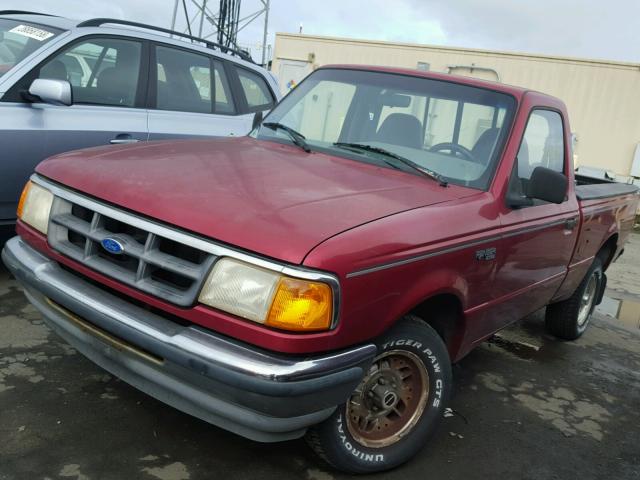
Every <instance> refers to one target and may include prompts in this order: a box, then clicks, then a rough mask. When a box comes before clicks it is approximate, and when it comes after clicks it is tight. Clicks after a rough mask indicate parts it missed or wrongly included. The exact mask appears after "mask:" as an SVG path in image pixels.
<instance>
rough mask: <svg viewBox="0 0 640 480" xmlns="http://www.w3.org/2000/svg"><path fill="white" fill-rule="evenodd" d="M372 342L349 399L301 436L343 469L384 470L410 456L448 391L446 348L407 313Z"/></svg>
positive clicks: (435, 422)
mask: <svg viewBox="0 0 640 480" xmlns="http://www.w3.org/2000/svg"><path fill="white" fill-rule="evenodd" d="M377 345H378V355H377V356H376V357H375V359H374V361H373V363H372V365H371V367H370V369H369V371H368V372H367V373H366V375H365V376H364V378H363V380H362V382H361V383H360V385H359V386H358V387H357V388H356V390H355V391H354V392H353V394H352V395H351V398H350V399H349V400H348V401H347V402H346V403H345V404H343V405H340V406H339V407H338V408H337V409H336V411H335V412H334V414H333V415H332V416H331V417H329V418H328V419H327V420H325V421H324V422H323V423H321V424H320V425H317V426H315V427H312V428H311V429H310V430H309V432H308V433H307V437H306V439H307V442H308V443H309V445H310V446H311V447H312V448H313V449H314V450H315V452H316V453H317V454H318V455H319V456H320V457H322V458H323V459H324V460H325V461H327V462H328V463H329V464H330V465H332V466H333V467H334V468H337V469H339V470H342V471H344V472H348V473H372V472H378V471H382V470H388V469H390V468H393V467H396V466H398V465H400V464H402V463H404V462H406V461H407V460H409V459H410V458H411V457H413V456H414V455H415V454H416V453H417V452H418V451H419V450H420V448H422V446H423V445H424V444H425V443H426V442H427V440H428V439H429V438H430V437H431V435H432V434H433V433H434V432H435V430H436V428H437V426H438V424H439V423H440V420H441V419H442V416H443V413H444V408H445V405H446V404H447V402H448V399H449V396H450V394H451V388H452V377H451V363H450V360H449V355H448V353H447V349H446V347H445V345H444V343H443V342H442V340H441V338H440V337H439V336H438V334H437V333H436V332H435V330H433V329H432V328H431V327H430V326H429V325H427V324H426V323H425V322H423V321H421V320H420V319H418V318H416V317H412V316H408V317H406V318H404V319H403V320H402V321H401V322H400V323H398V324H397V325H396V326H395V327H394V328H392V329H391V330H390V331H389V332H387V333H386V334H385V335H383V337H382V338H381V339H380V340H379V341H378V342H377Z"/></svg>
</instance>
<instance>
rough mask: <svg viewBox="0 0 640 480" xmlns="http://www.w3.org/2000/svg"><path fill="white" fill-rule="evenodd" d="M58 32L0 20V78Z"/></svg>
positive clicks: (44, 27) (57, 30)
mask: <svg viewBox="0 0 640 480" xmlns="http://www.w3.org/2000/svg"><path fill="white" fill-rule="evenodd" d="M60 32H61V30H60V29H57V28H53V27H48V26H42V25H36V24H32V23H27V22H23V21H19V20H8V19H6V18H0V77H2V75H4V74H5V73H7V72H8V71H9V70H11V68H12V67H13V66H14V65H16V64H17V63H18V62H20V61H21V60H22V59H24V58H26V57H27V56H28V55H30V54H31V53H33V52H34V51H36V50H37V49H38V48H40V47H41V46H42V45H44V44H45V43H47V42H49V41H51V40H52V39H53V38H54V37H55V36H56V35H58V34H60Z"/></svg>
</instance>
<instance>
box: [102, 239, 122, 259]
mask: <svg viewBox="0 0 640 480" xmlns="http://www.w3.org/2000/svg"><path fill="white" fill-rule="evenodd" d="M100 244H101V245H102V248H104V249H105V250H106V251H107V252H109V253H113V254H114V255H120V254H121V253H124V246H123V245H122V244H121V243H120V242H119V241H118V240H116V239H114V238H105V239H104V240H102V242H100Z"/></svg>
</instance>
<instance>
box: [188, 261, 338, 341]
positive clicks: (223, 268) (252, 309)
mask: <svg viewBox="0 0 640 480" xmlns="http://www.w3.org/2000/svg"><path fill="white" fill-rule="evenodd" d="M199 301H200V302H201V303H204V304H206V305H209V306H211V307H214V308H218V309H220V310H223V311H225V312H229V313H232V314H234V315H237V316H239V317H243V318H246V319H248V320H252V321H254V322H257V323H262V324H264V325H268V326H271V327H275V328H281V329H284V330H294V331H317V330H327V329H329V328H330V327H331V318H332V314H333V307H332V305H333V304H332V302H333V293H332V291H331V287H330V286H329V285H327V284H326V283H322V282H314V281H308V280H302V279H298V278H291V277H287V276H284V275H281V274H279V273H277V272H272V271H270V270H265V269H262V268H259V267H255V266H253V265H249V264H247V263H244V262H240V261H238V260H233V259H230V258H222V259H220V260H218V262H216V264H215V265H214V267H213V270H212V271H211V274H210V275H209V278H208V279H207V281H206V283H205V285H204V287H203V289H202V292H200V297H199Z"/></svg>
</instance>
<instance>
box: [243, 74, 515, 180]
mask: <svg viewBox="0 0 640 480" xmlns="http://www.w3.org/2000/svg"><path fill="white" fill-rule="evenodd" d="M515 104H516V102H515V99H514V98H513V97H511V96H510V95H506V94H503V93H499V92H496V91H493V90H488V89H483V88H476V87H471V86H467V85H461V84H457V83H453V82H448V81H442V80H434V79H429V78H423V77H414V76H410V75H400V74H392V73H382V72H371V71H364V70H347V69H331V68H328V69H320V70H318V71H316V72H315V73H313V74H311V75H310V76H309V77H308V78H307V79H306V80H305V81H304V82H302V83H301V84H300V85H299V86H298V87H297V88H295V89H294V90H293V91H292V92H291V93H289V95H287V96H286V97H285V98H284V99H283V100H282V102H281V103H280V104H278V106H277V107H276V108H275V109H274V110H273V111H272V112H271V113H270V114H269V116H268V120H266V121H267V122H269V123H272V124H274V123H278V124H281V125H284V126H285V127H288V128H289V129H292V130H294V131H295V132H296V133H298V134H299V135H302V138H304V140H305V142H306V144H307V145H308V146H309V148H311V149H313V150H318V151H323V152H326V153H331V154H333V155H340V156H344V157H347V158H350V159H353V160H358V161H363V162H369V163H374V164H376V165H380V166H383V167H388V168H396V169H402V170H405V171H407V172H408V173H413V174H420V173H421V172H420V169H422V170H424V172H428V173H430V174H431V176H432V177H433V176H435V177H436V178H439V179H441V180H442V181H443V182H451V183H455V184H458V185H464V186H468V187H472V188H478V189H483V190H485V189H487V187H488V185H489V183H490V182H491V179H492V176H493V172H494V170H495V164H496V161H497V157H498V155H499V153H500V151H501V149H502V146H503V145H504V142H505V139H506V137H507V133H508V130H509V126H510V125H511V119H512V117H513V113H514V110H515ZM254 135H257V136H258V138H261V139H266V140H275V141H282V142H292V139H291V135H289V134H287V132H286V131H284V130H283V129H282V128H280V129H272V128H265V127H262V128H260V129H259V130H258V131H257V132H254ZM393 156H395V157H396V159H395V161H394V159H393ZM397 157H399V158H400V160H404V162H402V161H400V162H399V161H397V160H398V158H397ZM407 161H408V162H407ZM415 167H418V168H415ZM424 172H422V173H424Z"/></svg>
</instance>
